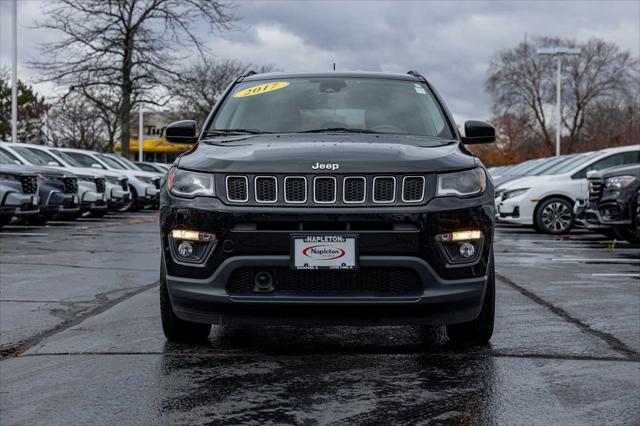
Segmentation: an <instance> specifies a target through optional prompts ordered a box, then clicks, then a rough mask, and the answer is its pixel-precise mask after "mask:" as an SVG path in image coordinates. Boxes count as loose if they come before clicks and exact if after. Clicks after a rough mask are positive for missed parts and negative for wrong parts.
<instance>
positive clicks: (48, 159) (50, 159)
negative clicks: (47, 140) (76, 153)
mask: <svg viewBox="0 0 640 426" xmlns="http://www.w3.org/2000/svg"><path fill="white" fill-rule="evenodd" d="M21 150H23V151H28V152H30V153H31V154H33V155H35V156H36V157H38V158H40V160H42V164H45V165H48V166H51V165H54V163H55V165H56V166H59V167H64V165H63V164H62V163H61V162H60V161H58V159H57V158H55V157H54V156H52V155H51V154H49V153H48V152H44V151H42V150H40V149H33V148H22V147H21ZM18 152H20V153H22V151H18Z"/></svg>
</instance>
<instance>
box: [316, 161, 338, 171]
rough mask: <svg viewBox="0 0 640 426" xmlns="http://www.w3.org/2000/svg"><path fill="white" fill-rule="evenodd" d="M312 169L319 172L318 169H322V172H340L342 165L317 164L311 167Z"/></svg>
mask: <svg viewBox="0 0 640 426" xmlns="http://www.w3.org/2000/svg"><path fill="white" fill-rule="evenodd" d="M311 168H312V169H313V170H318V169H320V170H338V169H339V168H340V164H336V163H327V164H322V163H318V162H316V164H314V165H313V166H311Z"/></svg>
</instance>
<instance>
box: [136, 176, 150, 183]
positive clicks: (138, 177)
mask: <svg viewBox="0 0 640 426" xmlns="http://www.w3.org/2000/svg"><path fill="white" fill-rule="evenodd" d="M136 179H139V180H141V181H143V182H144V183H153V179H152V178H150V177H149V176H136Z"/></svg>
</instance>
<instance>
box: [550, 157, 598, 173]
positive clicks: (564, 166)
mask: <svg viewBox="0 0 640 426" xmlns="http://www.w3.org/2000/svg"><path fill="white" fill-rule="evenodd" d="M594 155H597V153H590V154H580V155H576V156H574V157H571V158H569V159H568V160H567V161H562V162H560V163H558V164H556V165H555V166H553V167H551V168H550V169H547V170H546V171H545V172H544V174H545V175H557V174H561V173H567V172H570V171H571V170H573V169H575V168H576V167H579V166H581V165H582V164H584V163H586V162H587V161H589V160H590V159H591V158H593V156H594Z"/></svg>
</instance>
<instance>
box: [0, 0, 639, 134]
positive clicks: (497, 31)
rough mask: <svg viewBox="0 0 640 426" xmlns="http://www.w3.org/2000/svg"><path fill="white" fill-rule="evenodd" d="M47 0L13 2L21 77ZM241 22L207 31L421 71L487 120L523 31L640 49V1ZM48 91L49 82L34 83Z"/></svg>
mask: <svg viewBox="0 0 640 426" xmlns="http://www.w3.org/2000/svg"><path fill="white" fill-rule="evenodd" d="M44 4H46V2H44V1H37V0H18V20H19V23H18V40H19V53H18V62H19V70H18V72H19V78H21V79H23V80H26V81H30V82H32V81H33V80H34V79H35V78H37V75H36V74H35V72H34V71H32V70H29V69H28V68H26V66H25V62H26V61H27V60H29V59H31V58H35V57H36V56H37V45H38V43H40V42H43V41H47V40H54V39H56V37H57V36H58V35H57V34H56V33H52V32H45V31H42V30H37V29H33V28H32V26H33V22H34V20H35V19H43V18H44V16H42V12H41V11H42V9H43V5H44ZM236 5H237V9H236V14H237V15H238V16H240V17H242V20H241V21H240V22H239V23H238V27H239V29H238V30H236V31H234V32H231V33H227V34H225V35H224V38H220V37H219V36H217V35H214V34H212V35H208V34H206V33H203V35H204V36H207V37H208V44H209V46H210V48H211V49H212V51H213V52H214V53H215V54H216V55H217V56H219V57H221V58H236V59H240V60H242V61H247V62H252V63H256V64H271V65H274V66H276V67H278V68H281V69H283V70H285V71H318V70H320V71H322V70H330V68H331V64H332V63H333V62H336V64H337V69H338V70H368V71H390V72H406V71H407V70H410V69H415V70H419V71H420V72H422V73H423V74H424V75H425V76H426V77H427V78H428V79H429V80H430V81H431V82H432V83H433V84H434V85H435V86H436V88H437V89H438V90H439V91H440V92H441V94H442V95H443V97H444V98H445V101H446V102H447V104H448V105H449V108H450V109H451V110H452V112H453V113H454V115H455V116H456V118H457V120H458V121H459V122H461V121H463V120H465V119H469V118H477V119H486V118H488V117H489V114H490V99H489V96H488V95H487V94H486V93H485V91H484V80H485V73H486V69H487V67H488V64H489V62H490V60H491V58H492V57H494V56H495V55H496V54H497V53H498V52H499V51H501V50H505V49H509V48H511V47H514V46H515V45H517V44H518V43H520V42H522V41H523V40H524V38H525V34H527V36H528V37H533V36H559V37H571V38H575V39H577V40H578V41H586V40H588V39H589V38H591V37H600V38H604V39H606V40H608V41H612V42H615V43H617V44H618V45H620V46H621V47H622V48H624V49H628V50H630V51H632V52H633V54H634V55H636V56H638V55H640V29H639V26H640V25H639V22H640V1H638V0H627V1H606V2H599V1H565V2H560V1H552V2H545V1H531V2H526V1H489V2H480V1H460V2H454V1H417V2H408V1H407V2H382V1H375V2H365V1H353V2H347V1H336V2H312V1H284V2H271V1H257V2H252V1H238V2H236ZM10 12H11V9H10V2H9V1H7V0H0V28H1V30H0V31H1V32H0V36H1V38H0V60H1V62H2V65H4V66H8V65H10V57H11V51H10V46H11V35H10V34H11V32H10V28H11V27H10V20H9V19H10ZM37 88H38V90H40V91H42V92H44V93H45V94H46V93H47V92H48V91H49V88H48V87H47V86H43V85H39V86H37Z"/></svg>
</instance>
